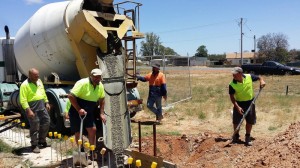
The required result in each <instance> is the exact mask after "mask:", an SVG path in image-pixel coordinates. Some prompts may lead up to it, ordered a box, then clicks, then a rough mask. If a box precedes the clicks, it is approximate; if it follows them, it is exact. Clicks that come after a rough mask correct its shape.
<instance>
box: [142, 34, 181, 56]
mask: <svg viewBox="0 0 300 168" xmlns="http://www.w3.org/2000/svg"><path fill="white" fill-rule="evenodd" d="M140 53H141V54H142V55H143V56H152V55H178V54H177V53H176V52H175V51H174V50H173V49H172V48H170V47H165V46H163V45H162V44H161V42H160V40H159V36H158V35H156V34H154V33H153V32H151V33H146V41H142V42H141V49H140Z"/></svg>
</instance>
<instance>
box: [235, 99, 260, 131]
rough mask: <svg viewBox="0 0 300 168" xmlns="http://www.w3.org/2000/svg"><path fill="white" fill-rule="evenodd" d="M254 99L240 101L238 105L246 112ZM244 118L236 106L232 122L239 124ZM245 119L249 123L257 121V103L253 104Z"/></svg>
mask: <svg viewBox="0 0 300 168" xmlns="http://www.w3.org/2000/svg"><path fill="white" fill-rule="evenodd" d="M251 102H252V101H249V102H247V103H245V102H243V103H238V105H239V106H240V107H241V108H242V109H243V110H244V113H245V112H246V111H247V110H248V108H249V106H250V105H251ZM242 118H243V115H241V114H240V113H239V112H238V111H237V110H236V109H235V108H233V118H232V122H233V124H239V123H240V122H241V120H242ZM245 120H246V122H247V123H248V124H251V125H254V124H255V123H256V111H255V104H253V105H252V107H251V109H250V111H249V112H248V114H247V116H246V117H245Z"/></svg>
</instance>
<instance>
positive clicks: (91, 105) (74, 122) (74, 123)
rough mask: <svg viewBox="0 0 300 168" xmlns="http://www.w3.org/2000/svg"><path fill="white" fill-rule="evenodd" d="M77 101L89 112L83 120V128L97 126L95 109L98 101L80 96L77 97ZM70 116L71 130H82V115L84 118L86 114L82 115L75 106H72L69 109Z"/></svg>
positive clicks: (73, 131)
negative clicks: (87, 99)
mask: <svg viewBox="0 0 300 168" xmlns="http://www.w3.org/2000/svg"><path fill="white" fill-rule="evenodd" d="M77 103H78V104H79V106H80V107H82V108H83V109H84V110H85V111H86V112H87V114H86V117H85V118H84V120H83V128H92V127H96V124H95V116H94V111H95V110H96V109H97V103H96V102H90V101H86V100H83V99H79V98H77ZM69 117H70V126H71V132H72V133H75V132H80V125H81V117H82V118H83V117H84V116H81V117H80V116H79V114H78V112H77V111H76V109H75V108H74V107H73V106H71V108H70V110H69Z"/></svg>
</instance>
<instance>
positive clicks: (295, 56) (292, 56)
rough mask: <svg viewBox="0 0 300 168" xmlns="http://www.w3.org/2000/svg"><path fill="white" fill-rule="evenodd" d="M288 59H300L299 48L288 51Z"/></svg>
mask: <svg viewBox="0 0 300 168" xmlns="http://www.w3.org/2000/svg"><path fill="white" fill-rule="evenodd" d="M289 55H290V61H297V60H300V50H296V49H292V50H290V52H289Z"/></svg>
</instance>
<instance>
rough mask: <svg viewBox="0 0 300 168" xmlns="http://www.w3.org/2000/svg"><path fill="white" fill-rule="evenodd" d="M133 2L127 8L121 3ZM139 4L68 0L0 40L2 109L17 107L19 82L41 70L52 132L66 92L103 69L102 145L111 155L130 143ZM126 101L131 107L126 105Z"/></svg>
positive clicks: (60, 127) (59, 122)
mask: <svg viewBox="0 0 300 168" xmlns="http://www.w3.org/2000/svg"><path fill="white" fill-rule="evenodd" d="M126 4H127V5H128V4H129V5H131V6H133V8H132V9H128V10H127V9H125V8H123V7H122V5H126ZM141 5H142V4H140V3H137V2H132V1H126V2H122V3H118V4H113V0H70V1H62V2H56V3H51V4H47V5H45V6H43V7H42V8H40V9H39V10H38V11H37V12H36V13H35V14H34V15H33V16H32V17H31V18H30V19H29V20H28V21H27V22H26V23H25V24H24V25H23V26H22V27H21V28H20V29H19V30H18V32H17V34H16V36H15V38H10V35H9V29H8V27H5V31H6V37H4V38H1V39H0V40H1V41H0V42H1V44H2V45H1V48H0V78H1V81H2V83H1V84H0V107H1V112H0V113H5V112H7V111H18V110H19V111H20V112H22V110H21V108H20V103H19V101H18V97H19V91H18V86H19V84H20V83H21V82H22V81H23V80H25V79H26V78H27V76H26V75H27V73H28V70H29V69H30V68H32V67H34V68H36V69H38V70H39V72H40V77H41V79H42V80H43V83H44V85H45V87H46V88H47V89H46V94H47V96H48V99H49V103H50V106H51V110H50V112H49V113H50V117H51V126H50V127H51V128H50V129H51V130H53V131H54V130H55V131H58V132H63V131H65V129H66V128H67V127H68V123H67V122H65V119H64V115H63V113H64V109H65V106H66V101H67V97H66V95H67V94H68V93H69V90H70V89H71V88H72V87H73V85H74V84H75V82H76V81H77V80H79V79H81V78H84V77H88V76H89V72H90V71H91V70H92V69H94V68H100V69H102V71H103V75H102V77H103V81H102V83H103V84H104V88H105V94H106V96H105V114H106V115H107V117H106V118H107V122H106V125H105V126H104V128H103V131H104V136H103V138H104V143H105V145H106V147H107V148H109V149H111V150H113V151H114V153H115V154H118V153H122V152H121V151H122V150H123V149H125V148H127V147H128V146H129V144H130V143H131V128H130V112H132V114H134V112H136V111H138V110H140V109H141V106H140V105H141V103H142V102H141V100H140V98H139V94H138V91H137V89H136V86H137V83H136V79H135V75H134V74H135V73H136V51H135V50H136V47H135V45H136V39H140V38H142V37H143V34H142V33H140V32H139V31H138V27H137V26H136V25H139V23H138V22H139V16H138V14H139V7H140V6H141ZM128 104H131V105H130V108H129V107H128Z"/></svg>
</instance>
